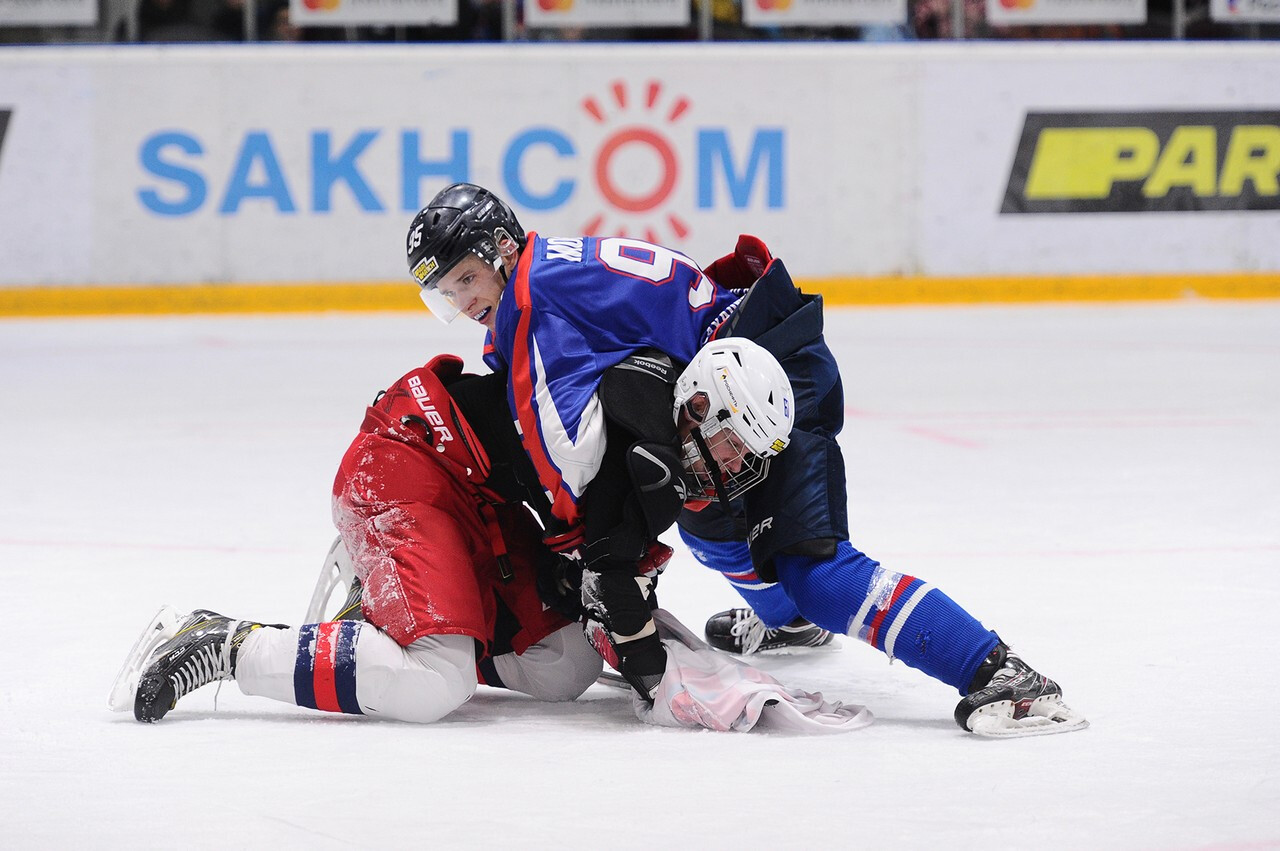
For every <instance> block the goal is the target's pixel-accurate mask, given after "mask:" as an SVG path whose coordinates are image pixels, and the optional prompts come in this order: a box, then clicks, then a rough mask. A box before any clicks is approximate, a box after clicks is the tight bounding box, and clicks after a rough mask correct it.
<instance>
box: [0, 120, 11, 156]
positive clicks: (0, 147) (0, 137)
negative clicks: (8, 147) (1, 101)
mask: <svg viewBox="0 0 1280 851" xmlns="http://www.w3.org/2000/svg"><path fill="white" fill-rule="evenodd" d="M11 115H13V110H12V109H0V163H3V162H4V131H6V130H8V129H9V116H11Z"/></svg>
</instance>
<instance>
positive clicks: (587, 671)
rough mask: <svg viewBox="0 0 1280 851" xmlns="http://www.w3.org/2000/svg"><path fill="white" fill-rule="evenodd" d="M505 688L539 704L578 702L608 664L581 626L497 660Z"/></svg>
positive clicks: (497, 669)
mask: <svg viewBox="0 0 1280 851" xmlns="http://www.w3.org/2000/svg"><path fill="white" fill-rule="evenodd" d="M493 665H494V669H495V670H496V671H497V673H498V676H499V677H500V678H501V680H502V685H504V686H506V687H507V688H509V689H511V690H512V691H518V692H521V693H522V694H527V695H529V696H531V697H536V698H537V699H538V700H549V701H565V700H574V699H576V698H577V697H579V696H580V695H581V694H582V693H583V692H584V691H586V690H587V689H588V688H589V687H590V686H591V685H592V683H594V682H595V681H596V678H597V677H599V676H600V672H601V671H602V670H603V668H604V660H603V659H601V658H600V654H599V653H596V651H595V650H593V649H592V648H591V645H590V644H588V643H587V638H586V636H585V635H584V634H583V632H582V627H581V626H579V625H578V624H576V623H574V624H570V625H568V626H566V627H564V628H563V629H560V630H558V631H556V632H553V633H552V634H551V635H548V636H547V637H546V638H544V639H542V640H541V641H539V642H538V643H537V644H534V645H533V646H531V647H529V648H528V649H527V650H525V651H524V652H523V653H521V654H519V655H517V654H515V653H504V654H502V655H501V656H495V657H494V659H493Z"/></svg>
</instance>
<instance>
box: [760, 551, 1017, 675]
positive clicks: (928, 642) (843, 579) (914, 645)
mask: <svg viewBox="0 0 1280 851" xmlns="http://www.w3.org/2000/svg"><path fill="white" fill-rule="evenodd" d="M775 561H776V564H777V567H778V579H779V584H781V585H782V587H783V588H785V589H786V591H787V593H788V595H789V596H790V597H791V598H792V599H793V600H794V601H795V603H796V605H797V606H798V607H799V610H800V612H801V614H803V615H804V616H805V617H806V618H808V619H809V620H811V621H813V622H814V623H816V624H817V625H818V626H820V627H822V628H824V629H829V630H831V631H832V632H836V633H844V634H847V635H851V636H853V637H854V638H858V639H861V640H862V641H865V642H867V643H868V644H870V645H871V646H872V647H875V648H877V649H879V650H882V651H884V653H886V654H887V655H888V656H889V657H890V658H891V659H901V660H902V661H903V662H905V663H906V664H907V665H910V666H911V667H912V668H915V669H917V670H919V671H923V672H924V673H926V674H928V675H929V676H931V677H933V678H934V679H936V680H941V681H942V682H944V683H946V684H948V685H950V686H952V687H953V688H955V689H956V690H957V691H959V692H960V693H961V694H965V693H966V692H967V690H968V687H969V683H970V682H971V681H972V680H973V675H974V673H975V672H976V671H977V670H978V666H979V665H980V664H982V660H983V659H985V658H986V656H987V654H988V653H990V652H991V650H992V649H993V648H994V647H995V646H996V642H998V641H999V640H1000V639H999V638H998V637H997V636H996V634H995V633H994V632H991V631H990V630H988V629H987V628H986V627H984V626H983V625H982V624H981V623H979V622H978V620H977V619H976V618H974V617H973V616H972V615H970V614H969V613H968V612H966V611H965V610H964V609H962V608H960V606H959V605H957V604H956V603H955V602H954V601H953V600H952V599H951V598H950V597H948V596H947V595H946V594H943V593H942V592H941V591H939V590H938V589H936V588H934V587H933V586H932V585H930V584H928V583H927V582H924V581H923V580H921V579H917V578H916V577H914V576H906V575H904V574H901V573H894V572H893V571H890V570H886V569H885V568H883V567H882V566H881V565H880V563H879V562H877V561H875V560H874V559H871V558H868V557H867V556H865V555H863V554H862V553H860V552H858V551H857V550H855V549H854V548H853V545H852V544H850V543H849V542H848V541H841V542H840V544H839V546H838V547H837V549H836V554H835V555H834V556H833V557H831V558H829V559H819V558H813V557H811V556H795V555H787V554H779V555H778V556H777V558H776V559H775Z"/></svg>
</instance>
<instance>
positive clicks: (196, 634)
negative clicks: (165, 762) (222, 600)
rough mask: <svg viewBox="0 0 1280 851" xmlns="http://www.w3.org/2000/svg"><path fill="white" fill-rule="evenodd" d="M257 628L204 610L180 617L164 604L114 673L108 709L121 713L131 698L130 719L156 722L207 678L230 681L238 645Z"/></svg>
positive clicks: (252, 624) (209, 679)
mask: <svg viewBox="0 0 1280 851" xmlns="http://www.w3.org/2000/svg"><path fill="white" fill-rule="evenodd" d="M263 626H264V625H263V624H260V623H255V622H252V621H237V620H232V619H231V618H228V617H223V616H222V615H220V614H217V613H216V612H210V611H207V610H205V609H196V610H195V611H194V612H192V613H191V614H189V615H185V616H183V615H179V614H178V613H177V612H176V611H175V610H174V609H173V608H171V607H169V606H166V607H164V608H163V609H161V610H160V612H159V614H157V615H156V617H155V618H154V619H153V620H152V621H151V624H150V625H149V626H148V627H147V629H146V630H144V631H143V634H142V636H141V637H140V638H139V639H138V641H137V642H136V643H135V644H134V646H133V650H132V651H130V653H129V658H128V659H126V660H125V664H124V667H123V668H122V669H121V671H120V675H119V676H118V677H116V683H115V685H114V686H113V687H112V691H111V700H110V705H111V708H112V709H114V710H117V711H124V710H125V709H127V708H128V705H129V698H130V697H132V705H133V717H134V718H136V719H138V720H139V721H147V722H151V721H159V720H160V719H161V718H163V717H164V716H165V714H166V713H167V712H168V711H169V710H170V709H172V708H173V707H174V706H175V705H177V703H178V699H179V698H181V697H183V696H184V695H186V694H190V693H191V692H193V691H195V690H196V689H198V688H200V686H203V685H206V684H208V683H211V682H215V681H218V680H230V679H233V678H234V677H235V668H236V653H237V651H239V649H240V645H241V644H243V643H244V640H245V638H246V637H247V636H248V635H249V633H250V632H252V631H253V630H255V629H261V628H262V627H263ZM273 626H277V627H280V628H284V627H283V625H279V624H275V625H273Z"/></svg>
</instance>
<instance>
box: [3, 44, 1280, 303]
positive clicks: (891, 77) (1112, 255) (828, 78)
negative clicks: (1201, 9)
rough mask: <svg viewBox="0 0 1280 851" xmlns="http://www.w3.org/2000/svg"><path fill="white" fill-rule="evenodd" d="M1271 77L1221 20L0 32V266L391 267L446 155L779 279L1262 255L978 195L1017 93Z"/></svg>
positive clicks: (155, 276)
mask: <svg viewBox="0 0 1280 851" xmlns="http://www.w3.org/2000/svg"><path fill="white" fill-rule="evenodd" d="M589 103H590V104H592V105H593V106H591V107H589V106H588V104H589ZM1277 104H1280V49H1277V48H1276V47H1274V46H1271V45H1245V44H1239V43H1235V44H1231V45H1222V46H1214V45H1110V44H1108V45H1094V46H1089V45H1061V44H1035V45H1016V46H1015V45H960V46H947V45H930V46H925V45H912V46H867V45H842V46H832V45H827V46H822V45H815V46H801V45H786V46H785V47H777V46H768V45H752V46H735V45H711V46H706V45H699V46H654V45H645V46H629V45H609V46H607V47H606V46H589V45H584V46H539V45H521V46H445V47H435V46H430V47H427V46H424V47H395V46H387V47H382V46H374V45H360V46H358V47H346V46H321V47H314V48H298V47H296V46H292V45H290V46H247V47H246V46H219V47H216V48H210V47H191V48H187V47H163V48H150V47H134V48H62V47H59V48H10V49H8V50H6V51H4V52H3V53H0V111H8V112H9V113H10V118H9V121H8V128H7V133H6V134H5V138H4V140H3V149H0V285H5V284H7V285H33V284H69V285H79V284H113V283H114V284H138V283H141V284H147V283H157V284H160V283H165V284H174V283H177V284H181V283H198V282H264V281H280V282H306V281H352V280H398V279H401V278H404V277H405V270H404V266H403V263H402V260H401V253H400V250H401V240H402V238H403V235H404V228H405V226H406V225H407V223H408V221H409V220H410V219H411V217H412V214H413V212H414V211H415V210H416V209H417V207H418V206H419V204H421V203H425V201H426V200H427V199H429V198H430V196H431V195H432V194H433V193H434V192H435V191H437V190H438V189H440V188H442V187H443V186H444V185H445V184H446V183H448V182H450V181H452V180H454V179H469V180H472V181H474V182H478V183H482V184H486V185H488V186H490V187H492V188H494V189H495V190H497V191H498V192H499V193H501V194H503V195H504V196H505V197H506V198H507V199H508V200H510V201H512V202H513V205H514V206H515V208H516V210H517V212H518V213H519V214H520V216H521V218H522V221H524V222H525V224H526V226H527V227H530V228H532V229H537V230H539V231H541V232H543V233H547V234H555V233H562V234H563V233H580V232H583V231H584V230H585V229H587V228H588V227H589V226H590V225H592V224H593V223H596V222H598V224H597V225H596V229H597V230H598V231H599V232H602V233H603V232H609V233H618V232H620V231H624V232H626V233H627V234H629V235H638V236H646V235H650V236H652V237H656V238H657V239H658V240H659V241H661V242H664V243H666V244H669V245H672V246H673V247H677V248H679V249H681V250H683V251H685V252H686V253H689V254H690V255H691V256H693V257H695V258H696V259H698V260H701V261H702V262H708V261H710V260H711V259H713V258H714V257H716V256H718V255H720V254H722V253H724V252H725V251H726V250H727V249H728V248H729V247H730V246H731V244H732V241H733V238H734V236H735V235H736V234H737V233H739V232H749V233H755V234H757V235H760V236H761V237H763V238H765V239H766V241H768V242H769V243H770V244H771V246H773V247H774V248H775V250H776V252H777V253H779V254H780V255H782V256H784V257H786V258H787V261H788V266H789V267H790V268H791V270H792V272H793V274H795V275H796V276H797V277H801V278H812V277H839V276H866V275H927V276H969V275H1070V274H1081V273H1104V274H1142V273H1160V272H1177V271H1190V272H1196V271H1200V272H1231V271H1236V270H1241V271H1259V270H1261V271H1267V270H1275V269H1280V210H1276V209H1265V210H1251V211H1241V210H1213V211H1197V212H1156V213H1152V212H1146V213H1105V214H1098V213H1089V214H1049V215H1008V214H1005V215H1002V214H1001V213H1000V209H1001V199H1002V197H1003V194H1004V192H1005V189H1006V186H1007V185H1009V182H1010V169H1011V165H1012V163H1013V162H1014V158H1015V154H1016V151H1017V148H1018V144H1019V139H1020V134H1021V132H1022V129H1023V124H1024V120H1025V118H1026V116H1027V114H1028V113H1034V112H1055V111H1079V112H1085V113H1094V112H1102V111H1108V110H1113V111H1114V110H1119V111H1122V112H1124V111H1131V112H1136V113H1142V114H1146V113H1148V112H1152V111H1162V110H1163V111H1168V110H1175V111H1176V110H1201V111H1205V110H1208V111H1213V110H1219V111H1220V110H1245V111H1248V110H1265V109H1275V108H1276V106H1277ZM1277 132H1278V133H1280V131H1277ZM406 161H407V162H408V165H406ZM237 173H238V174H239V176H238V177H237V176H236V175H237ZM1273 177H1274V175H1273ZM1264 182H1265V181H1264ZM1262 189H1263V190H1266V191H1268V192H1269V191H1270V189H1269V188H1268V187H1266V186H1263V187H1262ZM1275 194H1277V193H1272V195H1275ZM147 199H150V200H149V201H148V200H147ZM1268 199H1269V200H1267V199H1264V200H1267V203H1271V201H1273V200H1274V198H1272V197H1271V196H1268Z"/></svg>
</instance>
